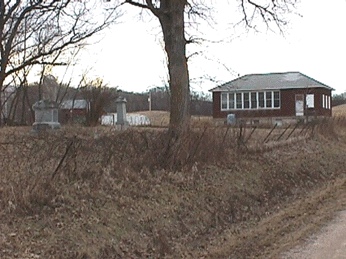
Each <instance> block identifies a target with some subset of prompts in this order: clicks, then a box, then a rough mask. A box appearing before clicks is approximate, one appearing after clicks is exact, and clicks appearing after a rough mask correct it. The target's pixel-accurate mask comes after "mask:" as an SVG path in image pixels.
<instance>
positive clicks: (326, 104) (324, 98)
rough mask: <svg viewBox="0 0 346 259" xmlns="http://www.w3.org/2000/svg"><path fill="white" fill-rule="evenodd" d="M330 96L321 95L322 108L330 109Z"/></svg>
mask: <svg viewBox="0 0 346 259" xmlns="http://www.w3.org/2000/svg"><path fill="white" fill-rule="evenodd" d="M330 106H331V105H330V96H328V95H325V94H322V108H325V109H330Z"/></svg>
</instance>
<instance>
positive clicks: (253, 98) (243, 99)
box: [221, 91, 280, 110]
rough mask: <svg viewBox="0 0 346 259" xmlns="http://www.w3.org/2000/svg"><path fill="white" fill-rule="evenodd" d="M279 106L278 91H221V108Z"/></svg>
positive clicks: (268, 107)
mask: <svg viewBox="0 0 346 259" xmlns="http://www.w3.org/2000/svg"><path fill="white" fill-rule="evenodd" d="M259 108H267V109H272V108H280V92H279V91H266V92H245V93H221V109H222V110H232V109H259Z"/></svg>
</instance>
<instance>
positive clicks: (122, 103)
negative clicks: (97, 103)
mask: <svg viewBox="0 0 346 259" xmlns="http://www.w3.org/2000/svg"><path fill="white" fill-rule="evenodd" d="M115 103H116V104H117V123H116V124H117V126H118V127H120V129H126V128H127V127H128V126H129V122H128V121H127V120H126V103H127V101H126V98H125V97H122V96H119V97H118V98H117V99H116V100H115Z"/></svg>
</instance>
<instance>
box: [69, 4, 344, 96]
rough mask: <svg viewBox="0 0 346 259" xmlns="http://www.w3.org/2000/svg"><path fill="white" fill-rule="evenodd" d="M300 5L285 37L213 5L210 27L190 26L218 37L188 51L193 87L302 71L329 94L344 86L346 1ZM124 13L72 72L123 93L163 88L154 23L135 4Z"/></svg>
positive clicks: (163, 72)
mask: <svg viewBox="0 0 346 259" xmlns="http://www.w3.org/2000/svg"><path fill="white" fill-rule="evenodd" d="M214 2H215V1H214ZM219 2H221V1H219ZM225 2H226V1H225ZM302 2H303V3H301V4H300V5H299V6H298V9H297V10H296V12H298V13H299V14H300V15H301V16H302V17H300V16H298V15H294V14H292V15H290V16H289V17H288V18H289V20H290V24H289V25H288V26H287V27H285V28H284V30H285V32H284V35H280V34H279V33H273V32H271V31H267V30H266V29H265V27H261V28H259V29H260V32H255V31H249V32H246V30H245V29H244V27H234V25H233V23H234V22H236V21H237V20H239V17H240V13H239V12H238V11H237V10H235V9H236V8H234V6H231V5H227V4H224V5H222V4H220V3H218V4H217V5H216V4H215V5H214V6H215V8H214V10H213V13H212V17H214V22H213V23H212V24H211V26H208V25H206V24H205V23H203V22H201V24H200V25H199V26H198V27H197V25H195V26H194V29H193V30H189V29H188V32H190V33H193V35H196V36H197V37H203V38H204V39H207V40H210V41H218V43H214V42H210V41H205V42H202V43H201V44H197V45H189V46H188V53H189V54H191V53H195V52H196V53H198V54H197V55H193V57H192V58H190V61H189V69H190V77H191V80H192V82H191V86H192V88H193V89H194V90H196V91H204V92H207V91H208V90H209V89H211V88H213V87H215V86H217V85H218V84H220V83H223V82H227V81H230V80H232V79H234V78H236V77H237V76H238V75H240V76H241V75H245V74H252V73H271V72H287V71H299V72H302V73H303V74H306V75H307V76H310V77H312V78H314V79H316V80H318V81H320V82H322V83H324V84H326V85H329V86H331V87H333V88H334V89H335V92H334V93H342V92H344V91H346V84H345V80H344V75H345V74H346V64H345V63H346V36H345V27H346V15H344V13H345V11H346V1H345V0H332V1H324V0H303V1H302ZM126 11H127V13H126V14H124V16H123V17H122V18H121V19H120V21H121V23H119V24H117V25H114V26H113V27H112V28H111V29H109V30H107V31H105V32H104V33H103V35H102V38H101V40H100V41H99V43H97V44H94V45H92V46H90V47H89V48H88V51H85V52H83V53H84V54H83V56H82V57H81V66H79V69H80V70H78V69H77V68H76V69H75V71H74V76H75V77H78V75H79V74H80V73H81V72H80V71H82V70H85V69H87V68H89V69H91V70H90V72H89V75H90V77H93V76H100V77H103V78H104V81H105V82H106V83H108V84H109V86H117V87H119V88H120V89H122V90H125V91H134V92H142V91H146V90H147V89H149V88H151V87H155V86H163V84H164V82H165V81H167V71H166V63H165V54H164V50H163V43H162V37H161V29H160V27H159V23H158V21H157V20H156V19H155V18H153V17H152V18H149V17H146V18H144V20H145V21H141V20H140V19H139V17H138V16H137V14H138V11H140V10H139V9H137V8H135V7H131V6H129V7H128V8H126ZM196 27H197V29H198V31H199V34H198V33H196V30H195V29H196ZM221 40H222V41H221ZM201 78H202V79H203V80H202V79H201ZM206 78H209V79H212V80H208V79H206ZM213 80H214V81H213Z"/></svg>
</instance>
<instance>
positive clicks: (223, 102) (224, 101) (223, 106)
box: [221, 94, 228, 110]
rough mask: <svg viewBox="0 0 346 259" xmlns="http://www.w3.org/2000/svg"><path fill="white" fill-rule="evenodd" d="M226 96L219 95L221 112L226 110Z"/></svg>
mask: <svg viewBox="0 0 346 259" xmlns="http://www.w3.org/2000/svg"><path fill="white" fill-rule="evenodd" d="M227 96H228V94H221V110H227V108H228V107H227Z"/></svg>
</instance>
